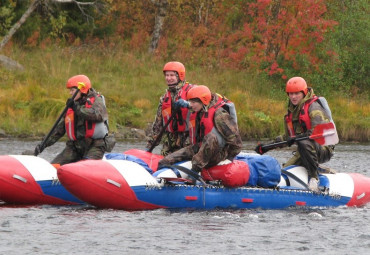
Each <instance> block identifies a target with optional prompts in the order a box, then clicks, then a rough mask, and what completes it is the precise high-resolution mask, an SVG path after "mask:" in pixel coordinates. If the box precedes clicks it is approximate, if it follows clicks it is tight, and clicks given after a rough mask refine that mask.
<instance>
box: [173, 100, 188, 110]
mask: <svg viewBox="0 0 370 255" xmlns="http://www.w3.org/2000/svg"><path fill="white" fill-rule="evenodd" d="M189 106H190V104H189V102H188V101H186V100H184V99H179V100H177V101H176V102H175V108H180V107H181V108H189Z"/></svg>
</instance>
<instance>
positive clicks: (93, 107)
mask: <svg viewBox="0 0 370 255" xmlns="http://www.w3.org/2000/svg"><path fill="white" fill-rule="evenodd" d="M66 87H67V89H69V94H70V95H74V94H75V93H76V91H77V90H78V88H80V90H79V91H78V92H77V94H76V96H75V98H74V99H73V100H72V99H71V98H69V99H68V100H67V103H66V107H68V110H67V112H66V113H65V115H64V116H63V117H64V118H62V119H61V120H60V122H59V123H58V124H57V126H56V128H55V131H54V132H53V133H52V134H51V136H50V138H49V139H48V140H47V141H45V142H44V144H43V143H40V144H38V145H37V146H36V148H35V153H34V155H38V154H39V153H41V152H42V151H43V150H44V149H45V148H46V147H48V146H51V145H53V144H54V143H55V142H57V141H58V140H59V139H60V138H61V137H62V136H64V134H67V136H68V138H69V140H68V141H67V143H66V147H65V149H64V150H63V151H62V152H61V153H60V154H59V155H57V156H56V157H55V158H54V159H53V160H52V162H51V163H53V164H60V165H63V164H67V163H72V162H77V161H79V160H82V159H102V158H103V156H104V153H105V152H106V151H108V150H110V149H108V150H107V148H108V147H109V145H108V144H107V143H108V139H107V136H108V112H107V109H106V106H105V102H104V99H103V97H102V96H101V95H99V94H98V93H97V92H96V91H95V90H94V89H93V88H92V87H91V82H90V80H89V78H88V77H87V76H85V75H76V76H73V77H71V78H70V79H69V80H68V81H67V85H66ZM112 146H114V145H111V147H112Z"/></svg>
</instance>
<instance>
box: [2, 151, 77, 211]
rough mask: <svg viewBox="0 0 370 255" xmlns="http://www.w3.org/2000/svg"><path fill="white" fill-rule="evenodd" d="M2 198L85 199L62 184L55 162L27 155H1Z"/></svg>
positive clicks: (27, 202)
mask: <svg viewBox="0 0 370 255" xmlns="http://www.w3.org/2000/svg"><path fill="white" fill-rule="evenodd" d="M0 201H3V202H5V203H7V204H19V205H21V204H22V205H38V204H40V205H41V204H49V205H73V204H82V203H84V202H83V201H81V200H79V199H77V198H76V197H75V196H74V195H72V194H71V193H70V192H68V191H67V190H66V189H65V188H64V187H63V186H62V185H61V183H60V182H59V180H58V177H57V170H56V168H55V167H54V166H53V165H51V164H50V163H49V162H47V161H46V160H44V159H42V158H38V157H34V156H25V155H3V156H0Z"/></svg>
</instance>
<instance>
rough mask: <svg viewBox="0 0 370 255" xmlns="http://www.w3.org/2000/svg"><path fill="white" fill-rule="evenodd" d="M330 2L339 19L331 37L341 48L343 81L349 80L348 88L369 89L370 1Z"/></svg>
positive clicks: (339, 53) (340, 57) (338, 47)
mask: <svg viewBox="0 0 370 255" xmlns="http://www.w3.org/2000/svg"><path fill="white" fill-rule="evenodd" d="M328 5H329V6H330V9H331V10H332V13H331V15H332V16H334V17H335V18H336V19H337V20H338V22H339V25H338V27H337V28H336V29H335V31H333V32H332V33H331V37H330V40H331V43H332V44H333V45H335V47H336V48H337V49H338V50H337V51H336V52H337V54H338V60H339V62H338V63H337V68H338V69H339V70H340V73H341V84H342V86H343V85H344V84H346V86H347V88H348V87H349V88H358V89H359V91H357V90H356V93H357V92H363V91H365V90H367V91H369V89H370V87H369V84H370V73H369V70H370V59H369V57H368V55H369V54H368V50H369V49H368V47H369V45H370V18H369V12H370V5H369V1H367V0H357V1H329V3H328ZM352 93H353V91H352Z"/></svg>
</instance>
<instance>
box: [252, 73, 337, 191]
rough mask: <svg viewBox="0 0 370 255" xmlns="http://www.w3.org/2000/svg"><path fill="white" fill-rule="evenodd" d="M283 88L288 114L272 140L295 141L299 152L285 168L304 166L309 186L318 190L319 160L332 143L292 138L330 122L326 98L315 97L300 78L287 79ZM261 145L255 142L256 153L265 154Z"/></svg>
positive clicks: (330, 150)
mask: <svg viewBox="0 0 370 255" xmlns="http://www.w3.org/2000/svg"><path fill="white" fill-rule="evenodd" d="M285 91H286V93H287V95H288V97H289V104H288V113H287V114H286V115H285V116H284V123H285V134H284V135H280V136H278V137H277V138H276V139H275V142H280V141H283V140H286V141H287V142H288V146H291V145H292V144H293V143H296V144H297V146H298V151H297V152H296V153H295V155H294V156H293V157H292V158H291V159H289V160H288V162H286V163H285V164H284V167H287V166H290V165H300V166H303V167H305V168H306V169H307V172H308V177H309V183H308V187H309V188H310V189H311V190H312V191H315V192H318V191H319V187H318V184H319V178H318V166H319V163H325V162H327V161H329V160H330V159H331V157H332V156H333V154H334V145H329V146H322V145H320V144H318V143H317V142H316V141H314V140H311V139H305V140H301V141H295V139H294V138H298V137H307V136H310V135H311V134H312V131H313V129H314V128H315V126H316V125H318V124H324V123H329V122H333V120H332V117H331V111H330V109H329V106H328V104H327V102H326V100H325V98H323V97H318V96H316V95H315V94H314V92H313V89H312V88H310V87H308V86H307V83H306V81H305V80H304V79H303V78H302V77H293V78H291V79H289V80H288V82H287V84H286V88H285ZM262 147H263V144H260V145H258V146H257V147H256V152H258V153H260V154H263V153H265V152H266V151H263V149H262Z"/></svg>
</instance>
